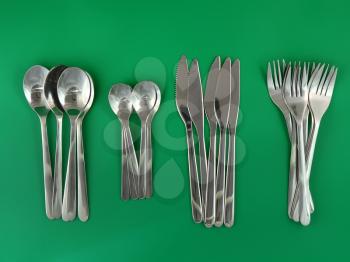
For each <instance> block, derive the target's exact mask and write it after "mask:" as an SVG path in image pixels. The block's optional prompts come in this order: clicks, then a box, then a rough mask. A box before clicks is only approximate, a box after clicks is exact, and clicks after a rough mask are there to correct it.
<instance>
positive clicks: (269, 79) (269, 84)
mask: <svg viewBox="0 0 350 262" xmlns="http://www.w3.org/2000/svg"><path fill="white" fill-rule="evenodd" d="M267 88H268V89H269V91H270V92H271V91H274V90H276V87H275V84H274V83H273V79H272V72H271V64H270V62H269V63H268V64H267Z"/></svg>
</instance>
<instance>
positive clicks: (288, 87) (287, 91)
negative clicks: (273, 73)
mask: <svg viewBox="0 0 350 262" xmlns="http://www.w3.org/2000/svg"><path fill="white" fill-rule="evenodd" d="M291 78H292V77H291V66H290V64H289V65H288V66H287V69H286V77H285V79H284V83H283V88H284V96H285V97H291V96H292V83H291V81H292V79H291Z"/></svg>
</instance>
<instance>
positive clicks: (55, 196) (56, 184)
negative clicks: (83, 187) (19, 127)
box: [52, 116, 63, 218]
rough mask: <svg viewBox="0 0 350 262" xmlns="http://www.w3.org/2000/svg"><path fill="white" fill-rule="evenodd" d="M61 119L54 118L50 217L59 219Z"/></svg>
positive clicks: (60, 197)
mask: <svg viewBox="0 0 350 262" xmlns="http://www.w3.org/2000/svg"><path fill="white" fill-rule="evenodd" d="M62 119H63V117H62V116H56V123H57V127H56V130H57V135H56V153H55V170H54V176H53V193H52V215H53V217H54V218H60V217H61V215H62Z"/></svg>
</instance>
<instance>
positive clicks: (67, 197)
mask: <svg viewBox="0 0 350 262" xmlns="http://www.w3.org/2000/svg"><path fill="white" fill-rule="evenodd" d="M57 89H58V90H57V91H58V99H59V101H60V103H61V105H62V107H63V109H64V111H65V112H66V113H67V115H68V117H69V119H70V124H71V130H70V146H69V156H68V166H67V174H66V181H65V187H64V195H63V204H62V218H63V220H64V221H71V220H73V219H74V218H75V217H76V172H77V170H76V168H77V161H76V152H77V151H76V133H77V132H76V130H77V125H78V117H79V115H80V114H81V113H82V112H83V111H84V108H85V106H86V105H87V104H88V102H89V98H90V94H91V85H90V80H89V77H88V75H87V74H86V73H85V71H83V70H81V69H79V68H76V67H69V68H67V69H66V70H64V71H63V73H62V74H61V76H60V78H59V80H58V87H57Z"/></svg>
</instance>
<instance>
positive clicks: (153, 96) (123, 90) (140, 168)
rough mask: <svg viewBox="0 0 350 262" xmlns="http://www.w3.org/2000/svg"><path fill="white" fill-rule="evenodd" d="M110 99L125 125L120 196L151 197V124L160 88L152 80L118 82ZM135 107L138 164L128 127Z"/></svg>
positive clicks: (126, 197) (113, 87) (157, 106)
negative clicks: (131, 83) (138, 123)
mask: <svg viewBox="0 0 350 262" xmlns="http://www.w3.org/2000/svg"><path fill="white" fill-rule="evenodd" d="M108 99H109V104H110V106H111V108H112V110H113V112H114V113H115V114H116V115H117V116H118V118H119V120H120V122H121V124H122V176H121V178H122V179H121V181H122V183H121V198H122V199H123V200H127V199H129V198H131V199H143V198H150V197H151V196H152V192H153V189H152V188H153V186H152V140H151V138H152V134H151V124H152V119H153V117H154V115H155V113H156V112H157V110H158V108H159V105H160V101H161V94H160V90H159V87H158V86H157V85H156V84H155V83H153V82H151V81H143V82H140V83H138V84H137V85H136V86H135V87H134V88H133V89H131V87H130V86H128V85H125V84H116V85H113V86H112V88H111V90H110V92H109V96H108ZM133 109H134V110H135V112H136V113H137V115H138V116H139V118H140V119H141V146H140V147H141V148H140V158H139V161H140V162H139V163H138V161H137V158H136V153H135V148H134V145H133V139H132V135H131V132H130V128H129V118H130V115H131V114H132V112H133Z"/></svg>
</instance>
